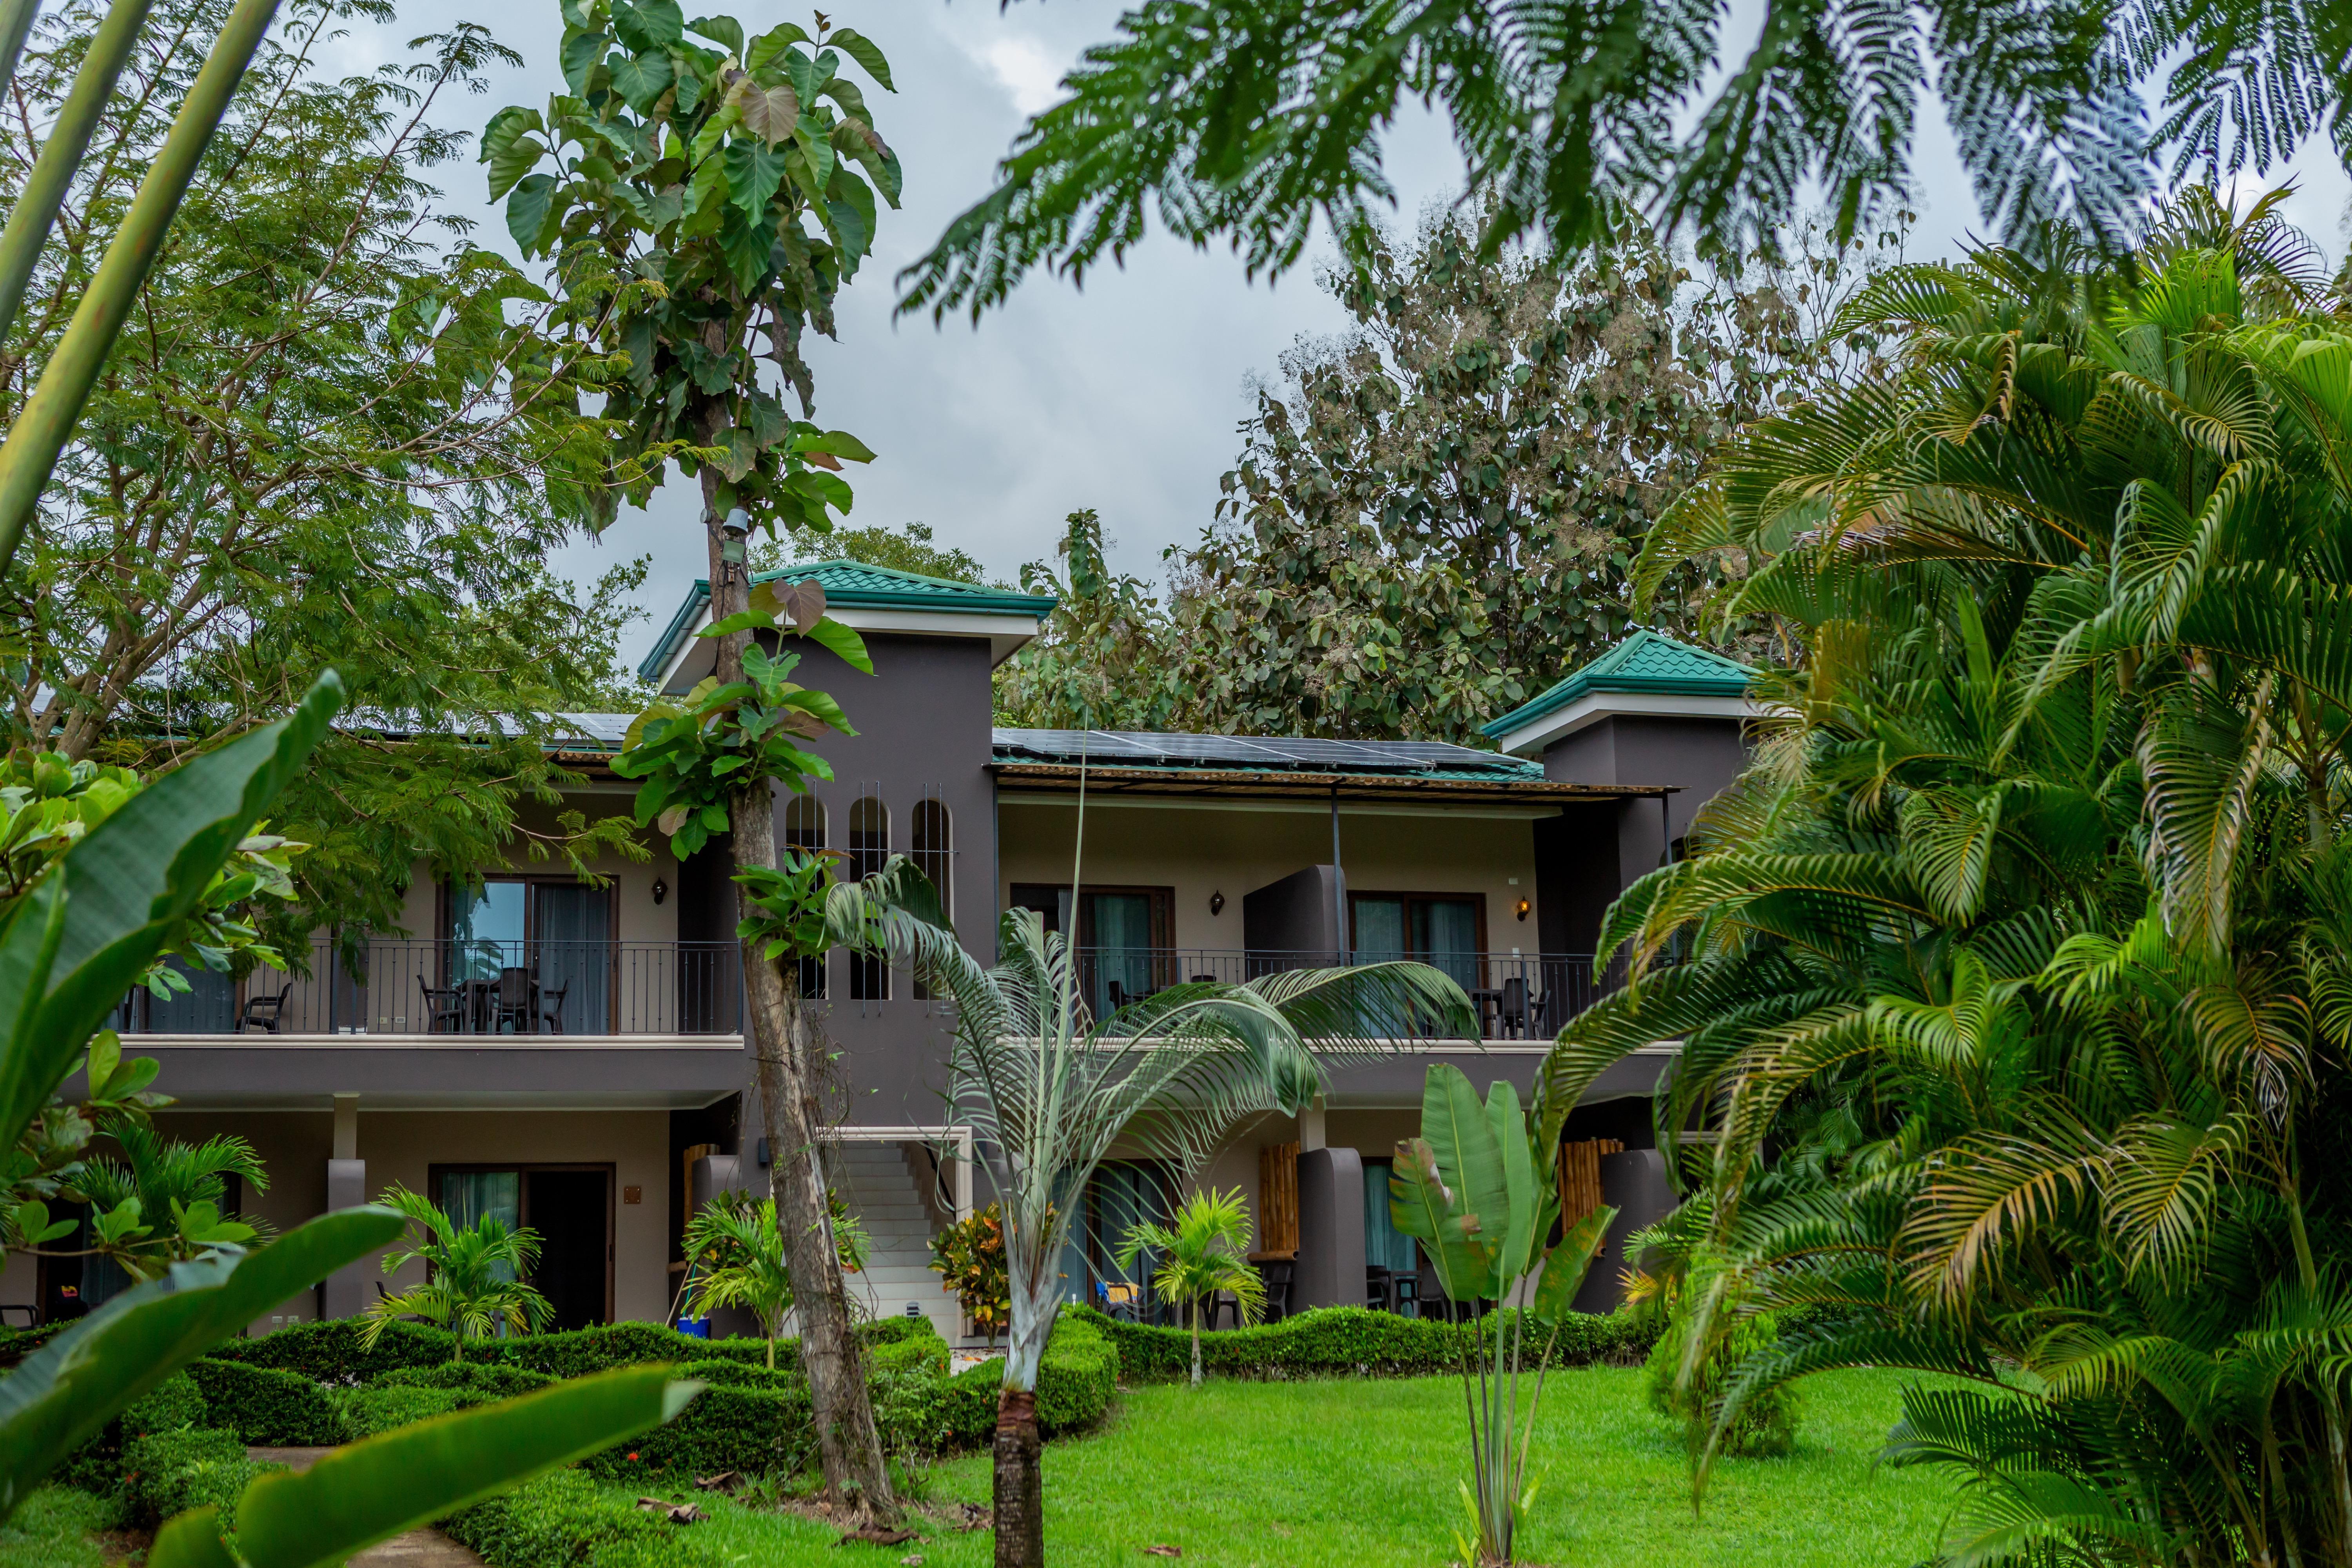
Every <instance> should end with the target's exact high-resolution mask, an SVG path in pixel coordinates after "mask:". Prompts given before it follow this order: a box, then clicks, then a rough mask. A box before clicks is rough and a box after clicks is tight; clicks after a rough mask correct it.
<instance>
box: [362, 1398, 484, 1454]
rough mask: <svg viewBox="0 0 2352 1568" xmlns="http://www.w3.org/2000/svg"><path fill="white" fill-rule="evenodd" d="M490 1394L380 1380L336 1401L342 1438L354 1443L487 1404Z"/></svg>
mask: <svg viewBox="0 0 2352 1568" xmlns="http://www.w3.org/2000/svg"><path fill="white" fill-rule="evenodd" d="M491 1399H492V1396H491V1395H489V1394H477V1393H475V1392H474V1391H473V1390H471V1389H466V1388H418V1387H416V1386H415V1385H414V1384H400V1383H383V1384H372V1385H370V1386H369V1387H366V1388H355V1389H352V1390H351V1391H350V1392H348V1393H346V1394H343V1395H342V1396H341V1398H340V1399H339V1400H337V1401H336V1403H337V1405H339V1406H340V1410H339V1412H338V1416H339V1425H340V1426H341V1430H342V1434H343V1440H344V1441H345V1442H347V1443H356V1442H358V1441H359V1440H360V1439H361V1438H362V1437H373V1436H375V1435H376V1434H377V1433H379V1432H390V1431H393V1430H394V1429H396V1428H398V1427H402V1426H415V1424H416V1423H417V1422H419V1421H425V1420H429V1419H431V1418H432V1417H433V1416H436V1415H447V1414H448V1413H449V1412H450V1411H452V1410H464V1409H466V1408H467V1407H468V1406H470V1405H488V1404H489V1403H490V1402H491Z"/></svg>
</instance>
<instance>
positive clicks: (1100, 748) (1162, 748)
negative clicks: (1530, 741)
mask: <svg viewBox="0 0 2352 1568" xmlns="http://www.w3.org/2000/svg"><path fill="white" fill-rule="evenodd" d="M995 742H996V750H997V752H998V753H999V754H1000V755H1003V754H1006V753H1017V754H1020V755H1022V756H1025V757H1027V758H1029V759H1031V760H1033V761H1037V762H1052V763H1075V762H1076V761H1077V760H1078V759H1079V757H1080V756H1081V755H1083V756H1084V757H1085V758H1086V759H1087V761H1088V762H1090V763H1103V764H1106V765H1108V766H1112V767H1117V766H1120V765H1125V766H1129V767H1151V766H1160V767H1171V766H1172V767H1204V766H1224V767H1239V768H1276V769H1292V770H1297V771H1300V772H1307V773H1405V774H1412V773H1437V772H1441V771H1442V772H1447V773H1454V772H1472V773H1497V774H1502V775H1506V776H1516V775H1518V774H1521V773H1525V772H1527V764H1526V763H1523V762H1521V761H1519V760H1518V759H1517V758H1516V757H1507V756H1500V755H1497V754H1496V753H1495V752H1476V751H1473V750H1471V749H1470V748H1469V747H1467V746H1454V745H1449V744H1447V743H1445V742H1442V741H1317V740H1297V739H1291V738H1288V737H1285V736H1267V735H1180V734H1157V733H1153V732H1150V731H1134V730H999V731H996V732H995Z"/></svg>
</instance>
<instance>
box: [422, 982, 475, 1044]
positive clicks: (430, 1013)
mask: <svg viewBox="0 0 2352 1568" xmlns="http://www.w3.org/2000/svg"><path fill="white" fill-rule="evenodd" d="M416 988H417V989H418V990H419V991H422V992H424V993H425V1033H426V1034H428V1035H455V1034H457V1033H459V1032H461V1031H462V1030H463V1029H464V1027H465V1023H466V993H465V990H464V988H463V987H461V986H456V985H448V986H441V987H438V988H436V987H434V986H431V985H427V984H425V976H423V975H422V974H420V975H418V976H417V977H416Z"/></svg>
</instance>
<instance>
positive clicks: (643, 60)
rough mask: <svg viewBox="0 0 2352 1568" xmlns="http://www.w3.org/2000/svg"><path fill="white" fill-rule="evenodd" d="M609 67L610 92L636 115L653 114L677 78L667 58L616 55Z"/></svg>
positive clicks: (656, 55) (673, 7) (664, 56)
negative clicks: (625, 102) (611, 84)
mask: <svg viewBox="0 0 2352 1568" xmlns="http://www.w3.org/2000/svg"><path fill="white" fill-rule="evenodd" d="M671 9H672V10H675V9H677V7H676V6H672V7H671ZM612 66H613V90H614V91H615V92H617V93H619V94H620V95H621V96H622V97H623V98H624V99H625V100H628V105H629V107H630V108H631V109H634V110H636V111H637V112H638V113H639V114H650V113H652V112H653V107H654V104H655V102H656V100H659V99H660V97H661V95H662V94H663V93H665V92H667V91H668V90H669V84H670V83H671V82H673V81H675V80H677V71H676V70H675V69H674V68H672V67H671V65H670V63H669V57H668V56H667V55H662V54H643V55H617V56H615V57H614V59H613V62H612Z"/></svg>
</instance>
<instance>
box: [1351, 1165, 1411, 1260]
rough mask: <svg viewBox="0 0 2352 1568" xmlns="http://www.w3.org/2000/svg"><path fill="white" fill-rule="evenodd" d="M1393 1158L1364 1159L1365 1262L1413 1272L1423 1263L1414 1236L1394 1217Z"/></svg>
mask: <svg viewBox="0 0 2352 1568" xmlns="http://www.w3.org/2000/svg"><path fill="white" fill-rule="evenodd" d="M1393 1163H1394V1162H1393V1161H1390V1160H1367V1161H1365V1162H1364V1262H1365V1263H1366V1264H1367V1265H1369V1266H1370V1267H1371V1268H1387V1269H1392V1270H1394V1271H1395V1272H1397V1273H1400V1274H1403V1273H1410V1272H1412V1270H1413V1269H1415V1268H1420V1267H1421V1255H1420V1253H1419V1252H1418V1251H1417V1250H1416V1249H1415V1247H1414V1246H1413V1240H1412V1237H1409V1236H1407V1235H1405V1234H1404V1233H1403V1232H1402V1231H1401V1230H1399V1229H1397V1227H1396V1223H1395V1221H1394V1220H1392V1219H1391V1217H1390V1209H1389V1167H1390V1166H1391V1164H1393Z"/></svg>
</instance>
